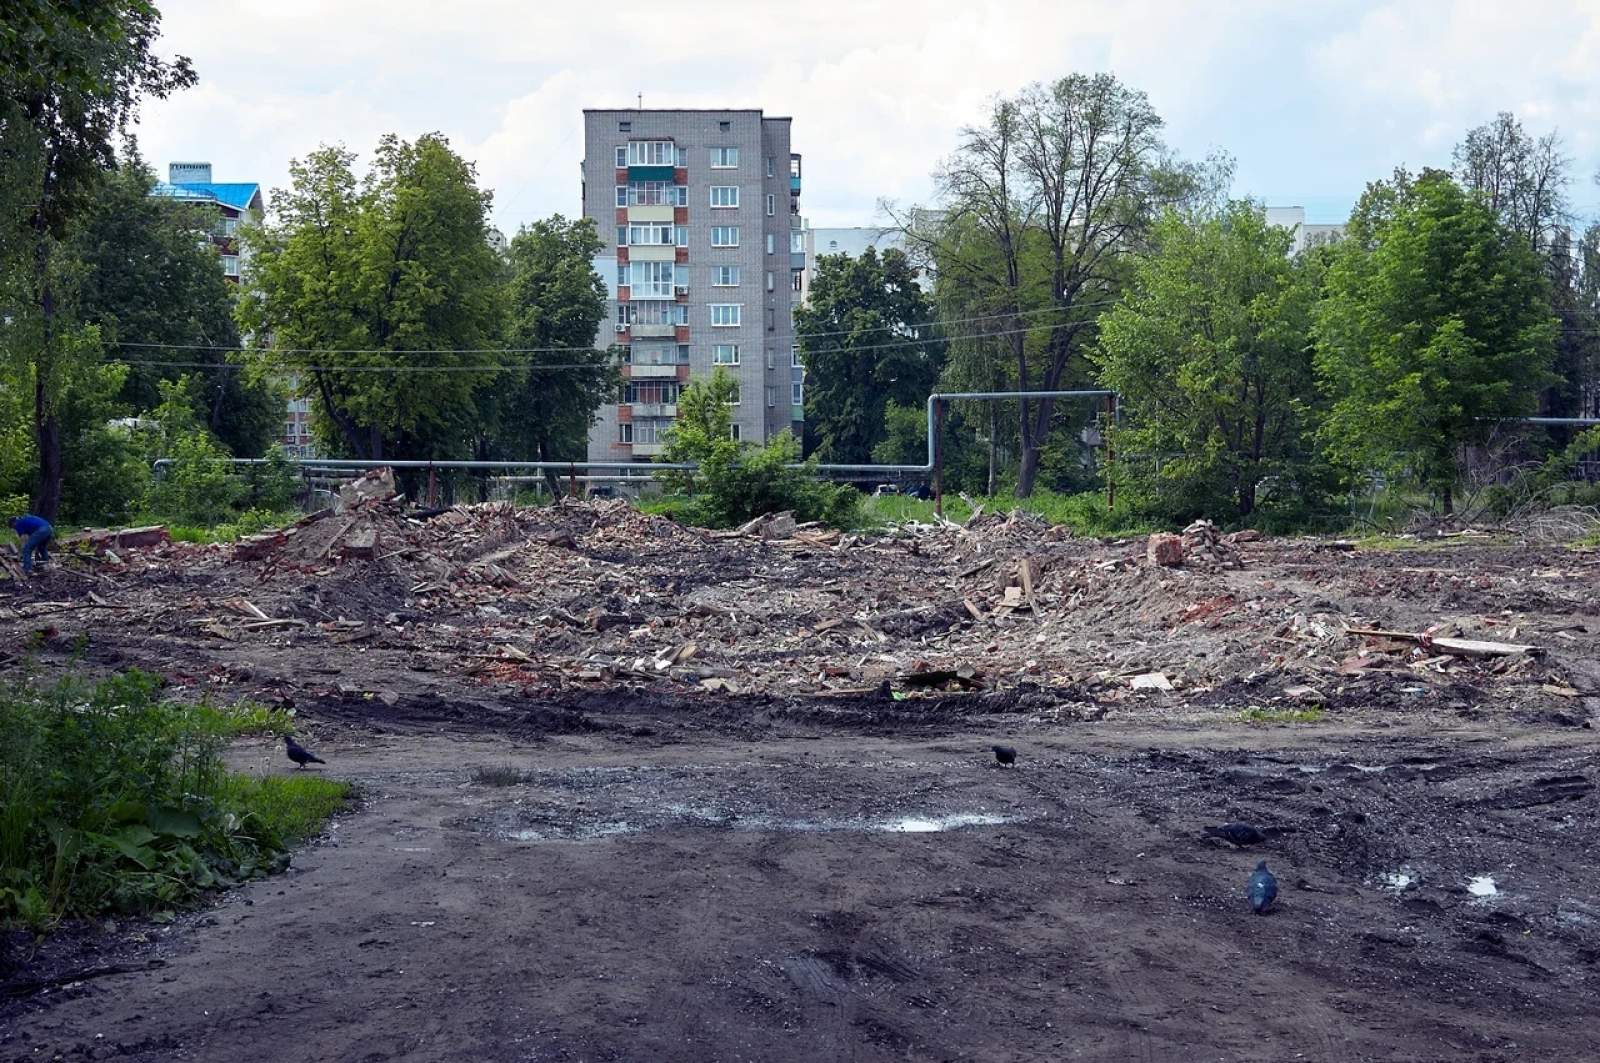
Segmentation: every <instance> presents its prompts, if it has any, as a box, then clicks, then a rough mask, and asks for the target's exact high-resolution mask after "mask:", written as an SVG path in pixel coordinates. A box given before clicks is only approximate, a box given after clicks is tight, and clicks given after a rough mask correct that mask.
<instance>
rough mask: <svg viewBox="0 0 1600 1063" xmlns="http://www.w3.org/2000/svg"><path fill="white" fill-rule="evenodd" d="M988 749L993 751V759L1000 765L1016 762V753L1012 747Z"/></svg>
mask: <svg viewBox="0 0 1600 1063" xmlns="http://www.w3.org/2000/svg"><path fill="white" fill-rule="evenodd" d="M989 748H990V749H992V750H994V759H995V760H996V761H998V762H999V763H1001V764H1002V765H1006V764H1015V763H1016V762H1017V751H1016V749H1014V748H1013V747H1011V746H990V747H989Z"/></svg>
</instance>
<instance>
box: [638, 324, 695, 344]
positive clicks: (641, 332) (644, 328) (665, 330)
mask: <svg viewBox="0 0 1600 1063" xmlns="http://www.w3.org/2000/svg"><path fill="white" fill-rule="evenodd" d="M679 328H685V329H687V328H688V326H686V325H684V326H680V325H671V324H667V325H640V324H638V323H637V322H636V323H635V324H634V325H633V327H632V328H631V330H630V331H631V332H632V333H633V335H634V337H635V338H638V339H650V338H653V337H662V336H672V335H674V334H676V333H677V331H678V329H679ZM680 342H686V341H680Z"/></svg>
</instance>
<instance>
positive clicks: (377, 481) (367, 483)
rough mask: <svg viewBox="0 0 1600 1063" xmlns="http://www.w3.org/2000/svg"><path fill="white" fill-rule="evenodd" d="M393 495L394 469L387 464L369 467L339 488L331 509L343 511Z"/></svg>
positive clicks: (337, 511)
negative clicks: (378, 467) (380, 466)
mask: <svg viewBox="0 0 1600 1063" xmlns="http://www.w3.org/2000/svg"><path fill="white" fill-rule="evenodd" d="M394 495H395V491H394V470H393V469H391V468H389V467H388V466H387V465H385V466H384V467H383V468H381V469H369V470H367V471H366V472H364V473H362V474H361V475H360V476H358V477H356V478H355V479H354V480H351V481H350V482H349V483H347V484H344V485H343V486H342V487H340V488H339V493H338V495H337V496H336V497H335V499H334V504H333V511H334V512H335V513H343V512H344V511H345V510H347V509H351V508H352V507H355V506H358V505H360V504H361V503H363V502H377V501H385V500H388V499H391V498H393V497H394Z"/></svg>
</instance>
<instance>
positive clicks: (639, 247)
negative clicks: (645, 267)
mask: <svg viewBox="0 0 1600 1063" xmlns="http://www.w3.org/2000/svg"><path fill="white" fill-rule="evenodd" d="M622 250H623V249H622V248H620V247H619V248H617V251H618V256H617V261H618V262H622V261H623V258H622V255H621V252H622ZM686 250H687V249H686ZM677 260H678V249H677V248H676V247H673V246H672V245H671V244H628V245H627V261H629V262H676V261H677Z"/></svg>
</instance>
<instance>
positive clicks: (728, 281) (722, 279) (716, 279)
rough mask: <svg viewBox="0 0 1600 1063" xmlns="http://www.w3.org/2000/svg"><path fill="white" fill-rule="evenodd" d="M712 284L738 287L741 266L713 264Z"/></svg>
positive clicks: (722, 286)
mask: <svg viewBox="0 0 1600 1063" xmlns="http://www.w3.org/2000/svg"><path fill="white" fill-rule="evenodd" d="M711 286H712V287H713V288H737V287H738V286H739V267H738V266H712V267H711Z"/></svg>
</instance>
